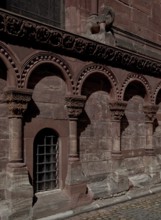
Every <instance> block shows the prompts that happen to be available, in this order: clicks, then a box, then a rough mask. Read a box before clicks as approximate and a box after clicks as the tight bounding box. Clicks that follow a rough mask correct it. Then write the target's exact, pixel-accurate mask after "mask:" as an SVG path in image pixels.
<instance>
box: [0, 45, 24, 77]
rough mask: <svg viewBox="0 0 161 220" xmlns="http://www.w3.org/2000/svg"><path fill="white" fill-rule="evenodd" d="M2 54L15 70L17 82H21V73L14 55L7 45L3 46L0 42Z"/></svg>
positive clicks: (0, 52)
mask: <svg viewBox="0 0 161 220" xmlns="http://www.w3.org/2000/svg"><path fill="white" fill-rule="evenodd" d="M0 54H2V56H4V57H5V58H6V60H7V61H8V62H9V64H10V66H11V67H12V68H13V70H14V72H15V76H16V77H17V81H19V79H20V72H19V68H18V66H17V64H16V62H15V61H14V59H15V58H13V55H12V54H11V52H10V51H9V49H8V48H7V47H6V46H5V45H3V44H2V43H1V42H0ZM6 66H7V65H6Z"/></svg>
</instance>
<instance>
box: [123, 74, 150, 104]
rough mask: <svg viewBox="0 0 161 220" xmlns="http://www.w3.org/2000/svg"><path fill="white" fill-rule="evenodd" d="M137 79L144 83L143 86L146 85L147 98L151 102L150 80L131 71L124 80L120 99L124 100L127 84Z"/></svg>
mask: <svg viewBox="0 0 161 220" xmlns="http://www.w3.org/2000/svg"><path fill="white" fill-rule="evenodd" d="M135 80H136V81H139V82H141V83H142V84H143V86H144V87H145V90H146V92H147V99H148V101H150V102H151V100H152V92H151V86H150V85H149V82H148V80H147V79H146V78H145V77H143V76H142V75H139V74H134V73H131V74H130V75H129V76H128V77H127V78H126V79H125V81H124V82H123V84H122V87H121V90H120V95H119V100H122V101H123V99H124V94H125V90H126V88H127V86H128V85H129V83H131V82H133V81H135Z"/></svg>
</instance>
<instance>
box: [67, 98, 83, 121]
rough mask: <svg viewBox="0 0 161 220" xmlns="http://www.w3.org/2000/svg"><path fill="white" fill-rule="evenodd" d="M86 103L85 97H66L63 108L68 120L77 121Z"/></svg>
mask: <svg viewBox="0 0 161 220" xmlns="http://www.w3.org/2000/svg"><path fill="white" fill-rule="evenodd" d="M85 101H86V96H75V95H73V96H66V97H65V106H66V108H67V111H68V116H69V118H70V119H77V118H78V117H79V115H80V114H81V113H82V110H83V108H84V105H85Z"/></svg>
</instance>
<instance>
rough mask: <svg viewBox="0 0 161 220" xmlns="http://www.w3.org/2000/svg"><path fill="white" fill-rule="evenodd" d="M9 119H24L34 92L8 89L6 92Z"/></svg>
mask: <svg viewBox="0 0 161 220" xmlns="http://www.w3.org/2000/svg"><path fill="white" fill-rule="evenodd" d="M5 97H6V103H7V104H8V110H9V117H22V116H23V113H24V112H25V111H26V109H27V105H28V103H29V101H30V100H31V97H32V90H29V89H28V90H18V89H8V90H6V91H5Z"/></svg>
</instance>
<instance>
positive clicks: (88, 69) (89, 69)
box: [76, 64, 119, 99]
mask: <svg viewBox="0 0 161 220" xmlns="http://www.w3.org/2000/svg"><path fill="white" fill-rule="evenodd" d="M93 73H100V74H103V75H105V76H106V77H107V79H108V80H109V81H110V83H111V86H112V90H113V92H114V97H115V98H116V99H117V98H118V95H119V90H118V87H117V85H118V82H117V79H116V77H115V75H114V74H113V73H112V72H111V71H110V70H109V69H108V68H107V67H106V66H104V65H100V64H89V65H88V66H85V68H84V69H83V70H81V72H80V74H79V77H78V80H77V85H76V94H81V88H82V85H83V83H84V81H85V79H86V78H87V77H88V76H89V75H90V74H93Z"/></svg>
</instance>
